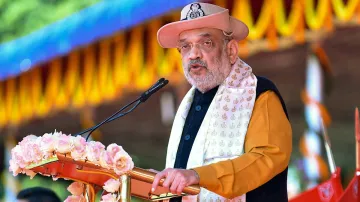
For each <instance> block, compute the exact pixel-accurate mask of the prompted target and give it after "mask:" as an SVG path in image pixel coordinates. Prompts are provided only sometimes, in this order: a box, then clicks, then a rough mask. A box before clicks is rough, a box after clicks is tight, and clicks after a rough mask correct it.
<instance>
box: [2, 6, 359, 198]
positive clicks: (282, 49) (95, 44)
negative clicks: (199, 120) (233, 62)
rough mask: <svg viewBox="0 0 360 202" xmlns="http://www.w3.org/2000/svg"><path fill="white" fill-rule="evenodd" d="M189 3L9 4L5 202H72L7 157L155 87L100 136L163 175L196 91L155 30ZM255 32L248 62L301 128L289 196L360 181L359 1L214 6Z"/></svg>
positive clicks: (61, 188) (246, 45) (59, 186)
mask: <svg viewBox="0 0 360 202" xmlns="http://www.w3.org/2000/svg"><path fill="white" fill-rule="evenodd" d="M191 2H192V1H189V0H173V1H165V0H147V1H145V0H103V1H101V0H86V1H74V0H0V171H1V173H2V174H1V181H0V200H2V201H4V202H5V201H6V202H7V201H13V200H14V196H15V195H16V193H17V192H18V191H19V190H21V189H24V188H26V187H33V186H45V187H49V188H51V189H53V190H55V191H56V193H57V194H58V195H59V196H60V197H61V198H62V199H65V198H66V197H67V196H68V195H69V194H70V193H68V192H67V190H66V186H67V185H68V184H69V183H70V182H69V181H64V180H61V179H59V180H58V181H56V182H53V181H52V180H51V179H50V178H46V177H42V176H39V175H37V176H36V177H35V178H34V179H32V180H30V179H29V178H28V177H27V176H24V175H19V176H17V177H13V176H12V175H11V174H10V173H9V171H8V161H9V152H10V150H11V148H13V147H14V146H15V145H16V144H17V142H19V141H21V140H22V138H23V137H25V136H26V135H29V134H35V135H43V134H44V133H46V132H53V131H55V130H57V131H62V132H63V133H66V134H74V133H77V132H79V131H82V130H84V129H86V128H88V127H91V126H93V125H94V124H96V123H99V122H100V121H102V120H103V119H104V118H106V117H107V116H109V115H111V114H112V113H113V112H115V111H117V110H118V109H120V108H121V107H122V106H124V105H125V104H127V103H129V102H130V101H132V100H134V99H135V98H137V96H139V95H140V94H141V93H142V91H143V90H146V89H147V88H148V87H149V86H151V85H152V84H153V83H154V82H155V81H157V80H158V79H159V78H161V77H165V78H167V79H168V80H169V81H170V85H168V86H167V87H165V88H164V89H162V90H161V91H159V92H158V93H156V94H155V95H153V96H152V97H151V98H150V99H149V100H148V101H147V102H146V103H144V104H142V105H141V106H140V107H138V108H137V109H136V110H135V111H134V112H133V113H131V114H129V115H127V116H125V117H123V118H121V119H118V120H116V121H114V122H112V123H109V124H106V125H104V126H102V127H101V128H99V129H98V130H97V131H96V132H94V133H93V134H92V139H94V140H97V141H101V142H102V143H104V144H105V145H108V144H110V143H117V144H119V145H122V146H123V147H124V149H125V150H126V151H127V152H128V153H129V154H131V156H132V158H133V160H134V162H135V165H136V166H138V167H142V168H153V169H157V170H160V169H163V168H164V165H165V155H166V146H167V142H168V138H169V134H170V129H171V124H172V121H173V118H174V116H175V112H176V110H177V107H178V105H179V103H180V101H181V99H182V97H183V96H184V95H185V93H186V92H187V90H188V89H189V88H190V86H189V85H188V83H187V82H186V80H185V79H184V77H183V73H182V67H181V60H180V57H179V53H178V52H177V50H176V49H168V50H165V49H162V48H161V47H160V46H159V45H158V43H157V40H156V32H157V30H158V29H159V28H160V27H161V26H162V25H164V24H166V23H168V22H171V21H175V20H178V19H179V18H180V14H179V13H180V10H181V8H182V7H183V6H185V5H186V4H188V3H191ZM203 2H210V3H215V4H218V5H220V6H223V7H226V8H228V9H229V10H230V13H231V15H232V16H234V17H237V18H238V19H241V20H243V21H244V22H245V23H246V24H247V25H248V26H249V28H250V34H249V36H248V38H247V40H245V41H242V42H240V50H241V53H240V57H241V58H242V59H243V60H244V61H245V62H247V63H248V64H249V65H250V66H252V68H253V70H254V72H255V74H257V75H261V76H265V77H268V78H269V79H271V80H272V81H274V83H275V84H276V85H277V87H278V88H279V90H280V92H281V93H282V96H283V98H284V100H285V103H286V105H287V108H288V111H289V116H290V120H291V124H292V127H293V154H292V158H291V164H290V165H289V175H288V184H289V186H288V187H289V196H290V197H293V196H295V195H297V194H299V193H301V192H303V191H304V190H307V189H309V188H310V187H313V186H315V185H317V184H319V183H321V182H323V181H325V180H327V179H329V178H330V175H331V169H330V168H331V162H330V163H329V156H328V155H327V154H326V151H325V147H324V138H323V131H324V130H323V129H322V123H324V126H325V128H326V130H327V133H328V135H329V139H330V142H331V150H332V152H333V155H334V160H335V163H336V166H338V167H341V177H342V178H341V179H342V184H343V186H344V187H346V185H347V184H348V183H349V181H350V179H351V178H352V177H353V176H354V172H355V137H354V109H355V107H356V106H359V105H360V93H359V87H360V67H359V64H360V57H359V56H360V54H359V52H360V27H359V25H360V1H359V0H253V1H250V0H213V1H203Z"/></svg>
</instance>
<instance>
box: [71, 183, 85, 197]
mask: <svg viewBox="0 0 360 202" xmlns="http://www.w3.org/2000/svg"><path fill="white" fill-rule="evenodd" d="M67 190H68V191H69V192H70V193H71V194H72V195H74V196H80V195H82V194H83V193H84V191H85V188H84V184H83V183H81V182H73V183H71V184H70V185H69V186H68V188H67Z"/></svg>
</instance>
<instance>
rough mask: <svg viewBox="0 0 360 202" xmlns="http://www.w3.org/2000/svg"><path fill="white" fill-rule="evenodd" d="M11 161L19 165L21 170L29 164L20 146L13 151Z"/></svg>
mask: <svg viewBox="0 0 360 202" xmlns="http://www.w3.org/2000/svg"><path fill="white" fill-rule="evenodd" d="M11 159H12V160H13V161H14V163H16V164H17V165H19V167H20V168H25V167H26V166H27V165H28V164H29V163H27V161H25V159H24V155H23V150H22V148H21V146H20V145H16V146H15V147H14V148H12V149H11Z"/></svg>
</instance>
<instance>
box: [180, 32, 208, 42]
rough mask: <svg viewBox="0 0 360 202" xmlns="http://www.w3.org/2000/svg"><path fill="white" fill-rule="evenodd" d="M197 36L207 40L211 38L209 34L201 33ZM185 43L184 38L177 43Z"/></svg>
mask: <svg viewBox="0 0 360 202" xmlns="http://www.w3.org/2000/svg"><path fill="white" fill-rule="evenodd" d="M199 36H201V37H203V38H209V37H211V34H209V33H202V34H199ZM185 41H186V38H185V39H180V40H179V43H182V42H185Z"/></svg>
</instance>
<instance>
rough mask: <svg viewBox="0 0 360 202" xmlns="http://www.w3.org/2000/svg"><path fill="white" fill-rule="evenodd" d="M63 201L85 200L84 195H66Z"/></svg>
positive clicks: (83, 201) (78, 201)
mask: <svg viewBox="0 0 360 202" xmlns="http://www.w3.org/2000/svg"><path fill="white" fill-rule="evenodd" d="M64 202H86V199H85V197H84V196H82V195H81V196H68V197H67V198H66V199H65V201H64Z"/></svg>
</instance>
